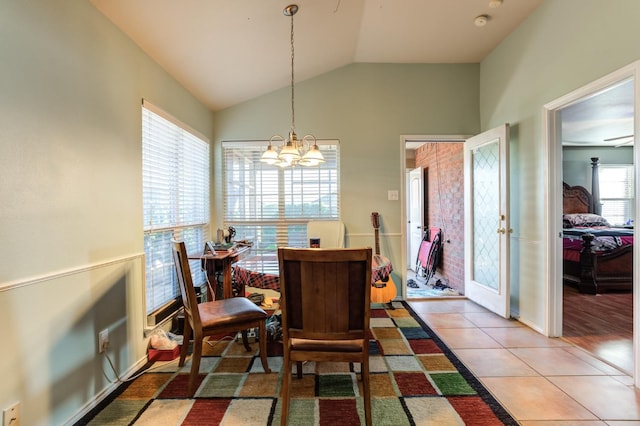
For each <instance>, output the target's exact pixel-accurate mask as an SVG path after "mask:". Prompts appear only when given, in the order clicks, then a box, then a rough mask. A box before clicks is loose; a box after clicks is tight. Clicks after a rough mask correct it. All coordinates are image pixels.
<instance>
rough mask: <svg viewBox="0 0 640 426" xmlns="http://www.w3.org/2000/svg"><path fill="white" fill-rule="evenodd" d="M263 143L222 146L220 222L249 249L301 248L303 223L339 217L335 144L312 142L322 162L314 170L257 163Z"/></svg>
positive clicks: (338, 170)
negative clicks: (282, 167)
mask: <svg viewBox="0 0 640 426" xmlns="http://www.w3.org/2000/svg"><path fill="white" fill-rule="evenodd" d="M266 146H267V142H255V141H251V142H248V141H247V142H223V144H222V150H223V161H224V166H223V167H224V182H225V187H224V221H225V226H231V227H233V228H234V229H235V230H236V237H235V238H236V239H237V240H241V239H247V240H250V241H253V243H254V246H253V247H254V250H256V251H258V252H261V251H275V250H276V249H277V247H278V246H290V247H306V246H307V222H308V221H309V220H311V219H333V220H337V219H339V218H340V203H339V201H340V183H339V180H340V162H339V158H340V156H339V144H338V142H337V141H318V146H319V148H320V150H321V151H322V154H323V155H324V158H325V160H326V162H325V163H322V164H321V165H320V166H318V167H302V166H297V167H289V168H284V169H281V168H279V167H277V166H272V165H268V164H265V163H262V162H260V156H261V155H262V153H263V152H264V150H265V148H266Z"/></svg>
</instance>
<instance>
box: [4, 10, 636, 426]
mask: <svg viewBox="0 0 640 426" xmlns="http://www.w3.org/2000/svg"><path fill="white" fill-rule="evenodd" d="M638 16H640V2H638V1H637V0H612V1H606V2H605V1H602V0H549V1H547V2H544V3H543V4H542V5H541V6H540V7H539V8H538V9H537V10H536V11H535V12H534V14H533V15H532V16H531V17H530V18H529V19H527V20H526V21H524V23H523V24H522V25H521V26H520V27H519V28H518V29H516V30H515V31H514V32H513V33H512V34H511V35H510V36H509V38H508V39H507V40H506V41H505V42H503V43H502V44H501V45H499V46H498V47H497V48H496V49H495V50H494V51H493V52H492V53H491V54H490V55H489V56H488V57H487V58H486V59H485V60H484V61H483V62H482V63H481V64H458V65H453V64H452V65H445V64H442V65H419V64H353V65H349V66H346V67H344V68H341V69H338V70H335V71H333V72H330V73H327V74H324V75H322V76H320V77H317V78H314V79H311V80H308V81H302V82H298V84H297V85H296V125H297V130H298V132H299V134H305V133H313V134H315V135H316V136H317V137H319V138H336V139H339V140H340V143H341V149H342V174H341V181H342V193H343V196H342V200H341V202H342V212H343V220H344V222H345V224H346V226H347V233H348V235H349V236H348V242H349V244H350V245H352V246H356V245H372V244H373V232H372V229H371V224H370V213H371V212H372V211H378V212H380V214H381V219H382V230H381V231H382V238H381V245H382V247H381V248H382V251H383V252H384V253H386V254H388V255H389V256H390V257H391V259H392V261H393V262H394V264H396V265H399V266H398V267H397V268H396V269H397V270H398V269H401V268H402V265H401V252H402V247H401V233H402V228H403V227H404V224H402V223H401V218H400V213H401V206H400V202H399V201H388V200H387V191H388V190H399V189H400V188H401V185H402V179H403V178H404V175H403V170H404V166H403V165H402V164H400V156H401V152H402V151H401V147H400V135H411V134H421V135H422V134H475V133H478V132H479V131H480V130H486V129H490V128H492V127H495V126H498V125H500V124H502V123H504V122H509V123H511V125H512V142H511V160H512V172H511V178H512V194H511V199H512V213H513V218H514V220H513V225H514V229H515V233H514V236H513V247H514V253H515V254H516V256H514V260H513V262H512V272H513V274H512V276H513V284H514V287H515V292H514V298H513V299H514V305H515V306H516V307H517V308H518V309H519V311H520V316H521V319H523V321H525V322H526V323H528V324H531V325H532V326H533V327H536V328H543V327H544V323H545V315H546V313H547V306H546V298H545V296H546V293H545V285H546V283H545V280H544V274H545V270H546V268H547V266H548V265H547V262H546V254H545V250H546V245H547V243H548V242H547V241H546V240H545V232H546V228H547V225H548V224H547V222H546V217H547V211H546V208H547V207H546V204H545V203H546V191H547V184H546V176H547V174H548V170H547V169H546V167H547V163H548V153H547V151H546V148H545V146H544V130H543V121H542V107H543V105H544V104H545V103H547V102H550V101H552V100H554V99H556V98H558V97H560V96H562V95H564V94H566V93H569V92H571V91H572V90H574V89H576V88H578V87H580V86H582V85H584V84H586V83H588V82H590V81H592V80H595V79H597V78H599V77H601V76H603V75H605V74H607V73H609V72H611V71H613V70H616V69H618V68H620V67H622V66H624V65H626V64H629V63H631V62H633V61H635V60H636V59H638V58H640V44H639V43H638V40H640V27H639V26H638V25H636V20H637V17H638ZM0 55H1V57H2V66H0V108H1V113H2V114H0V117H2V118H0V120H1V122H0V200H2V203H0V241H2V242H3V244H2V246H1V247H0V335H2V338H3V349H4V352H3V357H2V363H0V377H3V380H2V383H1V384H0V408H4V407H7V406H9V405H10V404H12V403H14V402H16V401H20V402H21V405H22V407H21V412H22V421H23V424H29V425H32V424H33V425H38V424H62V423H64V422H66V421H68V420H69V419H72V418H73V416H75V415H77V414H78V413H80V412H81V411H82V410H85V409H86V408H87V407H90V406H91V404H92V403H94V402H95V401H96V400H97V399H99V398H101V397H103V396H104V395H105V392H106V391H108V390H109V384H108V380H107V379H105V377H104V372H105V371H106V372H109V367H108V364H107V362H106V360H105V359H104V358H102V357H101V356H99V355H97V353H96V346H97V343H96V336H97V333H98V332H99V331H100V330H102V329H103V328H109V330H110V334H111V342H112V352H111V354H112V357H113V359H114V362H115V365H116V366H117V367H118V368H119V370H120V372H121V373H122V372H124V371H126V370H130V369H132V368H135V366H136V365H138V363H139V362H141V361H144V356H145V349H146V348H145V345H146V340H145V339H144V336H143V334H142V331H143V330H142V329H143V316H144V312H143V309H142V300H143V285H144V263H143V255H142V254H143V247H142V241H143V239H142V211H141V210H142V198H141V191H140V182H141V165H140V163H141V149H140V133H141V130H140V102H141V99H142V98H146V99H148V100H150V101H151V102H153V103H154V104H156V105H158V106H159V107H161V108H164V109H166V110H167V111H168V112H169V113H171V114H173V115H174V116H176V117H177V118H178V119H180V120H183V121H184V122H186V123H187V124H188V125H190V126H191V127H193V128H194V129H196V130H198V131H200V132H201V133H203V134H205V135H212V143H213V150H212V153H213V154H212V155H213V159H214V164H213V167H214V170H213V175H212V176H213V177H214V191H215V193H214V197H213V201H212V204H213V205H212V207H213V209H212V212H213V223H212V227H213V228H214V229H215V228H216V227H217V226H219V225H220V224H221V218H222V212H221V198H220V194H221V191H220V190H221V187H222V186H221V185H222V183H221V179H220V178H221V168H220V155H219V154H220V141H221V140H223V139H249V138H251V139H254V138H260V139H263V138H265V139H266V138H269V137H270V136H271V135H272V134H275V133H281V134H282V133H285V132H287V130H288V128H289V120H290V117H289V90H288V88H283V89H282V90H279V91H276V92H274V93H271V94H268V95H265V96H262V97H260V98H257V99H254V100H252V101H250V102H246V103H244V104H242V105H238V106H235V107H233V108H229V109H227V110H224V111H220V112H218V113H215V114H212V113H211V112H210V111H209V110H208V109H207V108H206V107H204V106H203V105H202V104H201V103H199V102H198V101H197V100H196V99H195V98H194V97H193V96H191V95H190V94H189V93H188V92H187V91H186V90H185V89H184V88H182V87H181V86H180V85H179V84H178V83H177V82H176V81H175V80H173V79H172V78H170V77H169V76H168V75H167V74H166V73H165V72H164V71H163V70H162V69H160V68H159V67H158V66H157V65H156V64H155V63H154V62H153V61H152V60H151V59H150V58H148V57H147V56H146V55H145V54H143V53H142V52H141V51H140V49H139V48H137V47H136V46H135V45H134V44H133V43H132V42H131V41H130V40H129V39H127V38H126V37H125V36H124V35H123V34H122V33H121V32H120V31H119V30H117V29H116V28H115V27H114V26H113V25H112V24H111V23H110V22H109V21H108V20H107V19H105V18H104V17H103V16H102V15H101V14H100V13H99V12H98V11H97V10H96V9H95V8H93V6H91V4H90V3H89V2H87V1H85V2H79V1H77V0H58V1H55V2H52V1H46V0H31V1H17V0H15V1H8V2H4V3H3V6H2V12H1V13H0ZM396 273H397V272H396ZM7 348H11V349H10V350H7Z"/></svg>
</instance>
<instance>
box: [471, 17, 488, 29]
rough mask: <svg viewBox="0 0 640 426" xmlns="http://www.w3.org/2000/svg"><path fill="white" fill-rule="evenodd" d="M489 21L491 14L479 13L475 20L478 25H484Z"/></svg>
mask: <svg viewBox="0 0 640 426" xmlns="http://www.w3.org/2000/svg"><path fill="white" fill-rule="evenodd" d="M487 22H489V15H479V16H476V18H475V19H474V20H473V23H474V24H475V26H476V27H484V26H485V25H487Z"/></svg>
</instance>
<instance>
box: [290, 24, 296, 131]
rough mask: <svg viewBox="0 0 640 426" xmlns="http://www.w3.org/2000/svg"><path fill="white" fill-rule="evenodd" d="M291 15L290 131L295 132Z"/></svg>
mask: <svg viewBox="0 0 640 426" xmlns="http://www.w3.org/2000/svg"><path fill="white" fill-rule="evenodd" d="M293 15H294V13H292V14H291V131H292V132H293V133H295V129H296V113H295V108H294V103H295V96H294V94H295V79H294V78H293V68H294V67H293V60H294V57H295V54H294V47H293V46H294V44H293Z"/></svg>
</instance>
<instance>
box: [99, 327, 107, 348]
mask: <svg viewBox="0 0 640 426" xmlns="http://www.w3.org/2000/svg"><path fill="white" fill-rule="evenodd" d="M107 349H109V329H108V328H105V329H104V330H102V331H101V332H100V333H98V352H99V353H102V352H104V351H106V350H107Z"/></svg>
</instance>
